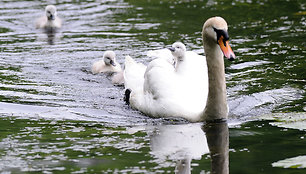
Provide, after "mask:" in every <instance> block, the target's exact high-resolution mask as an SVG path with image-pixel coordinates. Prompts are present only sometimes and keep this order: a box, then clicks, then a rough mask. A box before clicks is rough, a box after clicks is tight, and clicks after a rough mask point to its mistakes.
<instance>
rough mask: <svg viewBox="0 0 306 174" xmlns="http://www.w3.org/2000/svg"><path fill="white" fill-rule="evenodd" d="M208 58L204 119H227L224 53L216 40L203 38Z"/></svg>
mask: <svg viewBox="0 0 306 174" xmlns="http://www.w3.org/2000/svg"><path fill="white" fill-rule="evenodd" d="M203 40H204V50H205V54H206V59H207V68H208V79H209V80H208V81H209V90H208V97H207V103H206V107H205V109H204V112H203V115H202V119H203V120H206V121H207V120H217V119H227V114H228V108H227V101H226V84H225V72H224V60H223V53H222V51H221V49H220V47H219V45H217V44H216V43H215V42H213V41H210V40H209V39H207V38H205V36H204V38H203Z"/></svg>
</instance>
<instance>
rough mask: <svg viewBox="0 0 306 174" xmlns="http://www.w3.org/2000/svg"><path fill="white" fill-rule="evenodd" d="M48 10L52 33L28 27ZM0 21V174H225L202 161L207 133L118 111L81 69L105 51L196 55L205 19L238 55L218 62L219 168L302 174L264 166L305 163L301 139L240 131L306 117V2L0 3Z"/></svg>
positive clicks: (104, 86)
mask: <svg viewBox="0 0 306 174" xmlns="http://www.w3.org/2000/svg"><path fill="white" fill-rule="evenodd" d="M49 3H52V4H54V5H56V6H57V8H58V15H59V16H60V17H61V18H62V19H63V20H64V24H63V28H62V29H61V30H60V31H59V32H58V33H56V34H55V35H54V36H48V35H46V34H45V33H43V32H42V31H40V30H36V29H35V28H34V27H35V25H34V22H35V19H36V18H38V17H39V16H40V15H42V14H43V11H44V7H45V6H46V5H47V4H49ZM0 14H1V15H0V116H1V117H0V125H1V126H0V138H1V139H0V171H1V173H20V172H25V173H28V172H29V173H31V172H33V173H34V172H39V173H52V172H53V173H63V172H66V173H99V172H102V173H173V172H174V171H175V170H179V169H180V167H179V166H185V167H183V169H184V170H189V171H190V170H191V172H192V173H201V172H202V173H207V172H209V171H210V170H212V169H214V167H212V169H211V162H212V161H213V165H212V166H214V165H216V166H219V167H217V168H222V166H226V165H224V164H223V165H222V164H220V163H218V160H214V159H213V157H212V156H213V155H212V156H211V155H210V154H209V150H208V147H210V151H211V152H213V150H212V149H217V150H218V148H212V147H218V145H214V143H217V144H218V141H217V142H214V141H210V140H211V138H210V137H211V136H210V131H209V130H210V129H208V128H207V126H206V128H205V125H204V126H203V125H201V124H188V123H186V122H185V121H181V120H171V119H170V120H164V119H151V118H148V117H146V116H144V115H142V114H140V113H138V112H137V111H133V110H131V109H130V108H129V107H128V106H126V105H125V104H124V101H123V99H122V98H123V87H118V86H113V85H112V84H111V82H110V81H109V79H108V77H107V76H106V75H103V74H99V75H93V74H91V73H90V67H91V65H92V63H93V62H95V61H97V60H99V59H101V57H102V55H103V53H104V51H105V50H114V51H115V52H116V54H117V59H118V61H119V63H121V64H123V58H124V56H125V55H131V56H132V57H134V58H136V59H137V60H138V61H140V62H143V63H147V62H149V61H150V59H148V58H147V57H146V56H145V55H146V51H148V50H154V49H160V48H164V47H166V46H169V45H170V44H172V43H173V42H175V41H182V42H183V43H184V44H185V45H186V46H187V49H188V50H194V51H196V52H198V53H200V54H203V48H202V39H201V28H202V25H203V23H204V21H205V20H206V19H207V18H209V17H212V16H222V17H224V18H225V19H226V20H227V22H228V24H229V34H230V38H231V46H232V48H233V50H234V52H235V54H236V56H237V59H236V60H235V61H234V62H229V61H225V66H226V78H227V89H228V102H229V107H230V114H229V118H230V120H229V123H230V125H229V127H230V128H229V133H227V132H226V131H225V132H224V130H227V129H224V128H217V129H218V130H219V131H216V132H220V139H223V140H224V139H225V140H226V137H227V138H228V136H226V135H228V134H229V149H228V151H229V152H228V153H225V155H224V156H222V155H221V156H222V157H224V158H225V159H228V160H225V161H227V162H228V163H229V169H226V167H225V169H224V170H229V171H230V173H305V166H304V167H300V168H298V169H292V168H290V169H284V168H280V167H275V166H274V167H273V165H272V164H273V163H275V162H277V161H280V160H284V159H287V158H293V157H297V156H305V155H306V150H305V144H306V141H305V138H304V137H305V136H306V135H305V131H303V130H296V129H288V128H278V127H274V126H272V125H270V124H269V122H268V121H253V122H246V123H243V124H240V123H242V122H245V121H247V120H254V119H256V118H257V117H258V116H260V115H262V114H269V113H274V112H286V113H287V112H288V113H295V112H305V110H306V109H305V78H306V75H305V53H306V44H305V43H306V42H305V31H306V16H305V2H304V1H302V0H296V1H274V0H272V1H261V0H258V1H252V0H246V1H243V0H241V1H213V0H208V1H184V0H182V1H169V2H168V1H153V0H152V1H145V0H128V1H114V0H109V1H91V0H88V1H68V0H67V1H48V3H47V2H45V1H43V2H41V1H13V0H7V1H1V2H0ZM305 117H306V116H305ZM221 127H222V126H221ZM305 127H306V125H305ZM213 130H214V128H213ZM304 130H305V129H304ZM194 135H197V136H194ZM224 137H225V138H224ZM188 140H190V141H188ZM183 142H190V144H184V143H183ZM193 142H194V143H193ZM199 142H201V143H199ZM219 142H222V141H219ZM207 143H208V144H207ZM212 144H213V145H212ZM220 147H226V145H220ZM223 151H227V150H226V149H223ZM223 151H222V152H223ZM221 154H222V153H221ZM226 154H227V155H226ZM228 154H229V155H228ZM216 161H217V162H216ZM183 163H185V164H186V165H182V164H183ZM304 163H305V162H304ZM188 164H190V166H189V165H188ZM303 168H304V169H303ZM183 169H182V170H183Z"/></svg>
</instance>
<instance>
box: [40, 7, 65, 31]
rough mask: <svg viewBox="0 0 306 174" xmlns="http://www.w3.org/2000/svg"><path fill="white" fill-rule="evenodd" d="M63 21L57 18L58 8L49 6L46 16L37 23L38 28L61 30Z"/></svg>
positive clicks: (46, 9)
mask: <svg viewBox="0 0 306 174" xmlns="http://www.w3.org/2000/svg"><path fill="white" fill-rule="evenodd" d="M61 26H62V20H61V19H60V18H59V17H58V16H57V11H56V7H55V6H54V5H48V6H46V8H45V15H44V16H42V17H40V18H39V19H38V20H37V21H36V28H44V29H47V30H51V29H57V28H61Z"/></svg>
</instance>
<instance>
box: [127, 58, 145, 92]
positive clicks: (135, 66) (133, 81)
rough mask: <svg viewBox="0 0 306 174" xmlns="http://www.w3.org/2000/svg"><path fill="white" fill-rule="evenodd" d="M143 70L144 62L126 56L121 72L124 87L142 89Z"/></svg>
mask: <svg viewBox="0 0 306 174" xmlns="http://www.w3.org/2000/svg"><path fill="white" fill-rule="evenodd" d="M145 71H146V66H145V65H144V64H142V63H137V62H136V61H135V60H134V59H133V58H132V57H130V56H126V57H125V69H124V73H123V76H124V86H125V89H131V90H132V91H134V92H136V91H139V90H140V91H142V89H143V82H144V73H145Z"/></svg>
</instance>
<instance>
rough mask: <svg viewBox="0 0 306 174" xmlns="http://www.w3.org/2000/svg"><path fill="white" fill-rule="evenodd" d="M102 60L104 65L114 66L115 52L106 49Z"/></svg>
mask: <svg viewBox="0 0 306 174" xmlns="http://www.w3.org/2000/svg"><path fill="white" fill-rule="evenodd" d="M103 60H104V62H105V64H106V65H112V66H116V54H115V52H113V51H106V52H105V53H104V54H103Z"/></svg>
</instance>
